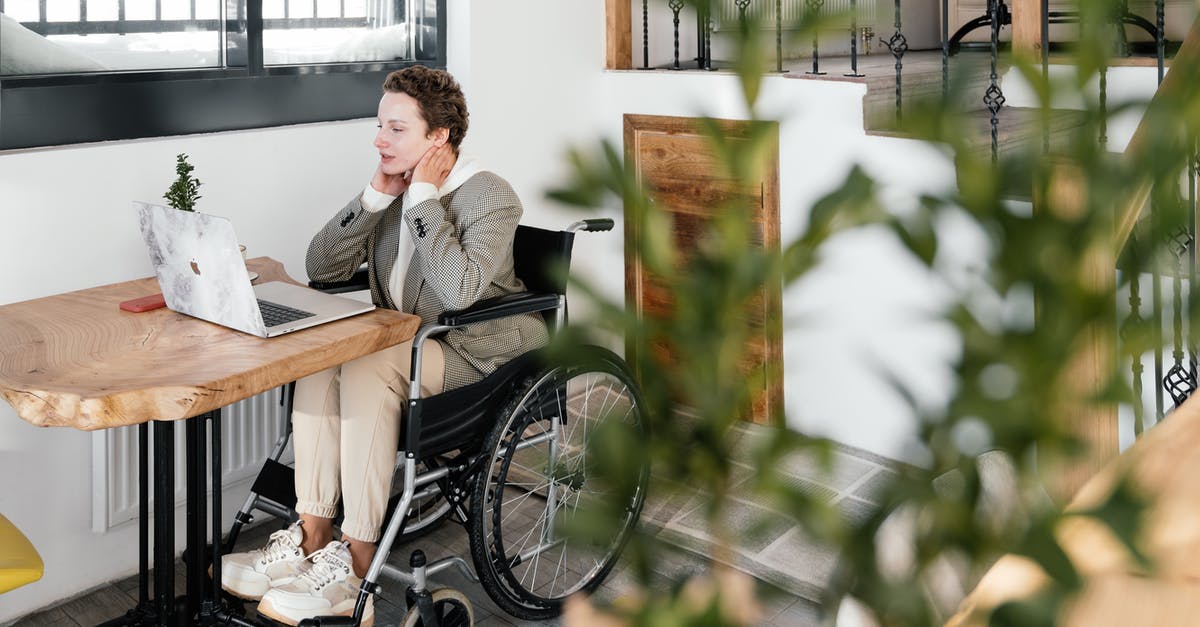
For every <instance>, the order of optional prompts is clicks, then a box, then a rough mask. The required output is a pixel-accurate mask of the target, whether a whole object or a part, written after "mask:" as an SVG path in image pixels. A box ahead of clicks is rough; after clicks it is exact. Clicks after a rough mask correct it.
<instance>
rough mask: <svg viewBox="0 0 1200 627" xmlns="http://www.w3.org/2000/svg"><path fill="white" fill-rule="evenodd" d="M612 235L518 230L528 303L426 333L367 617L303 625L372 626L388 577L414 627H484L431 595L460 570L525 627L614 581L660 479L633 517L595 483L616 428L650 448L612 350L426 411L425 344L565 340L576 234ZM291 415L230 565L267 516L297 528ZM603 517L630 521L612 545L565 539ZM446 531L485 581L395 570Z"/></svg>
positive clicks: (362, 595) (459, 602) (472, 313)
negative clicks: (467, 336) (509, 322)
mask: <svg viewBox="0 0 1200 627" xmlns="http://www.w3.org/2000/svg"><path fill="white" fill-rule="evenodd" d="M612 226H613V221H612V220H609V219H593V220H582V221H579V222H576V223H574V224H572V225H570V226H569V227H567V228H566V229H565V230H562V231H550V230H545V229H539V228H535V227H530V226H525V225H520V226H518V228H517V232H516V235H515V239H514V245H513V250H514V258H515V264H516V273H517V276H518V277H520V278H521V280H522V281H523V282H524V283H525V286H526V288H527V290H528V291H526V292H523V293H520V294H509V295H505V296H501V297H497V298H494V299H488V300H486V301H480V302H478V303H476V304H475V305H474V306H472V307H470V308H468V309H465V310H461V311H451V312H446V313H443V314H442V315H441V316H440V317H439V319H438V322H437V323H436V324H429V325H425V326H424V327H422V328H421V329H420V330H419V331H418V332H417V335H416V337H415V339H414V341H413V368H412V379H411V390H410V394H411V396H410V400H409V402H408V408H407V416H406V418H405V420H404V421H403V424H402V425H401V432H400V442H398V454H397V467H398V468H397V472H399V473H400V476H399V477H397V479H396V482H398V483H401V485H402V488H401V489H400V491H399V493H398V494H396V495H395V496H393V497H392V499H391V501H390V502H389V513H388V515H387V517H386V519H385V523H384V528H383V533H382V536H381V538H380V541H379V544H378V547H377V550H376V553H375V558H374V560H373V561H372V563H371V565H370V568H369V570H368V572H367V574H366V576H365V577H364V578H363V582H362V586H361V588H360V591H359V598H358V601H357V604H356V607H355V611H354V615H353V616H350V617H333V616H331V617H318V618H315V619H308V620H305V621H303V622H301V623H300V624H301V625H311V626H329V625H359V624H360V622H361V618H362V615H363V611H364V608H365V604H366V602H367V599H368V595H371V594H379V595H382V594H383V586H382V585H380V579H381V576H382V575H388V576H389V577H392V578H396V579H399V580H401V581H402V582H407V583H408V584H409V586H408V587H407V588H406V589H405V607H407V608H408V612H407V614H406V615H405V618H404V621H403V622H402V624H403V625H405V626H416V625H421V626H423V627H437V626H441V627H460V626H468V625H471V624H472V623H473V609H472V608H471V605H470V603H469V601H468V600H467V598H466V597H465V596H464V595H462V594H461V593H460V592H458V591H456V590H453V589H449V588H443V589H439V590H429V589H428V588H427V577H429V576H431V575H434V574H436V573H438V572H440V571H442V570H446V569H449V568H455V569H458V570H459V571H460V572H461V573H462V574H463V575H464V576H465V577H466V578H467V579H468V580H469V581H471V582H475V583H479V584H480V585H482V587H483V589H484V591H485V592H486V593H487V595H488V596H489V597H490V598H491V599H492V600H493V601H494V602H495V603H496V605H498V606H499V607H500V608H502V609H503V610H504V611H506V612H508V613H509V614H511V615H512V616H514V617H516V618H519V619H523V620H544V619H548V618H552V617H554V616H557V615H558V614H559V613H560V612H561V607H562V603H563V601H564V600H565V599H566V598H567V597H568V596H570V595H571V594H574V593H576V592H584V593H588V592H591V591H593V590H595V589H596V588H597V587H598V586H599V585H600V584H601V583H602V582H603V581H604V579H605V577H606V576H607V575H608V574H609V572H610V571H611V570H612V569H613V567H614V565H615V563H616V561H617V559H618V557H619V555H620V553H621V551H622V549H623V547H624V545H625V543H626V541H627V540H628V538H629V536H630V533H631V532H632V530H633V528H634V526H635V525H636V523H637V521H638V518H639V515H640V513H641V509H642V505H643V502H644V500H645V493H646V484H647V479H648V475H649V472H648V467H646V466H645V465H644V464H643V466H642V467H641V468H640V469H638V470H637V477H638V480H637V483H636V486H635V489H634V490H632V492H631V494H627V495H623V496H619V497H616V498H622V499H623V500H625V502H623V503H608V501H607V500H609V499H612V498H614V493H613V492H612V491H609V490H607V489H606V488H605V487H603V486H600V485H597V482H596V481H594V480H591V479H592V477H591V476H590V473H591V468H590V467H589V463H588V460H589V453H588V444H589V438H590V437H591V436H592V435H593V434H595V433H597V432H598V431H600V430H601V429H602V428H603V425H605V424H606V423H607V424H617V425H621V426H622V428H628V429H631V430H632V433H633V434H634V436H635V437H644V436H645V434H646V430H647V429H648V426H647V420H646V417H645V416H644V413H643V412H644V411H645V410H644V407H643V403H642V399H641V396H640V392H639V390H638V387H637V385H636V383H635V381H634V378H633V376H632V374H631V372H630V370H629V368H628V366H627V365H626V364H625V362H624V360H622V359H621V358H620V357H618V356H617V355H616V354H615V353H613V352H611V351H609V350H607V349H604V348H601V347H599V346H586V347H584V348H583V349H582V350H578V351H574V354H573V355H572V356H570V357H569V358H568V359H565V360H558V361H557V362H551V361H549V360H548V359H547V358H546V355H545V351H544V350H538V351H532V352H530V353H526V354H524V355H521V356H518V357H517V358H515V359H513V360H511V361H509V362H508V363H506V364H504V365H503V366H501V367H500V368H499V369H497V370H496V371H495V372H494V373H492V374H491V375H489V376H487V377H486V378H484V379H483V380H482V381H479V382H477V383H475V384H472V385H468V386H465V387H461V388H457V389H454V390H450V391H447V392H443V393H441V394H437V395H434V396H430V397H427V398H421V395H420V360H421V353H422V346H423V344H424V342H425V341H426V340H429V339H430V338H433V337H436V336H438V335H439V334H442V333H445V332H447V331H449V330H451V329H454V328H456V327H460V326H464V325H469V324H472V323H476V322H482V321H487V320H494V319H500V318H504V317H507V316H512V315H518V314H525V313H532V312H539V313H541V314H542V315H543V317H544V318H545V319H546V322H547V327H548V329H549V330H550V332H551V334H553V333H554V332H555V331H557V330H559V329H561V328H562V327H563V326H564V325H565V324H566V322H567V301H566V274H567V272H566V271H567V269H568V268H569V264H570V259H571V249H572V245H573V243H574V237H575V233H576V232H577V231H608V230H611V229H612ZM365 279H366V272H365V269H364V270H360V272H359V274H358V275H356V277H355V278H354V279H351V280H350V281H346V282H342V283H337V284H316V283H313V284H310V285H312V286H313V287H314V288H317V289H323V290H326V291H333V292H348V291H356V290H359V289H364V288H365V285H366V280H365ZM289 392H290V390H289ZM283 403H284V409H285V411H284V412H283V420H284V421H285V422H286V423H287V426H286V427H285V429H284V434H283V436H282V437H281V438H280V440H279V441H278V442H276V444H275V447H274V449H273V450H272V451H271V454H270V457H269V459H268V460H267V461H266V463H265V464H264V466H263V470H262V471H261V472H260V474H259V476H258V478H257V479H256V480H255V482H254V485H253V487H252V488H251V493H250V495H249V496H248V497H247V499H246V501H245V503H244V504H243V506H242V508H241V510H239V512H238V513H237V514H236V515H235V518H234V523H233V526H232V528H231V530H230V533H229V534H228V536H227V539H226V541H225V542H224V543H223V545H222V547H221V548H222V553H228V552H229V551H230V549H231V548H232V546H233V544H234V542H236V540H237V537H238V534H239V531H240V530H241V528H242V527H243V526H244V525H246V524H248V523H250V522H252V521H253V514H252V512H253V511H254V510H260V511H263V512H266V513H268V514H271V515H273V516H276V517H279V518H283V519H284V520H286V521H291V520H294V519H295V518H296V514H295V512H294V510H293V508H294V506H295V501H296V497H295V492H294V484H293V482H292V469H291V468H290V467H288V466H285V465H284V464H281V463H280V462H279V459H280V456H281V455H282V454H283V452H284V449H285V448H286V445H287V441H288V439H289V438H290V435H291V428H290V425H291V421H290V419H291V407H290V404H291V403H290V393H288V394H285V395H284V400H283ZM633 461H634V460H631V463H632V462H633ZM637 461H638V462H639V463H641V460H637ZM597 503H605V504H606V506H610V505H611V506H613V507H616V508H617V511H619V512H621V519H620V524H619V526H618V528H617V529H615V530H614V534H613V535H612V537H605V538H603V539H599V540H600V541H598V542H589V543H581V542H578V541H572V540H571V539H569V538H568V537H566V536H565V535H564V534H562V533H560V529H559V527H558V524H559V523H560V522H561V519H569V518H570V517H571V516H573V515H574V513H575V512H576V511H577V508H579V507H580V506H581V505H594V504H597ZM446 521H452V522H455V523H458V524H461V525H463V526H464V527H465V528H466V531H467V534H468V540H469V544H470V553H471V561H472V564H473V566H474V568H473V569H472V568H471V565H469V564H468V563H467V562H466V560H465V559H463V557H461V556H447V557H444V558H441V559H437V560H434V561H429V560H428V559H427V558H426V556H425V554H424V552H423V551H421V550H419V549H418V550H415V551H413V553H412V554H411V556H410V559H409V568H410V569H411V570H409V571H405V570H403V569H400V568H398V567H396V566H394V565H393V564H390V563H388V557H389V554H390V553H391V551H392V548H393V546H394V545H396V544H398V543H405V542H408V541H410V540H413V539H415V538H417V537H419V536H421V535H422V534H424V533H426V532H428V531H430V530H432V529H433V528H435V527H436V526H438V525H440V524H442V523H444V522H446ZM235 622H236V623H238V624H245V625H259V624H261V623H255V622H250V621H249V620H244V619H240V618H239V619H237V620H236V621H235Z"/></svg>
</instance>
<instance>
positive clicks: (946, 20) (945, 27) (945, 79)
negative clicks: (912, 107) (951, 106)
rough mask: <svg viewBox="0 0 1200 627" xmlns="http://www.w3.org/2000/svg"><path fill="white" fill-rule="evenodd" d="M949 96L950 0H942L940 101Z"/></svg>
mask: <svg viewBox="0 0 1200 627" xmlns="http://www.w3.org/2000/svg"><path fill="white" fill-rule="evenodd" d="M949 96H950V0H942V102H943V103H945V102H946V98H948V97H949Z"/></svg>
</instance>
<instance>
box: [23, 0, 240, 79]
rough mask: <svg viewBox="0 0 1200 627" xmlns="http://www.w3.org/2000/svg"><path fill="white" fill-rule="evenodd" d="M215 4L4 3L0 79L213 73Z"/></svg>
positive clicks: (200, 0)
mask: <svg viewBox="0 0 1200 627" xmlns="http://www.w3.org/2000/svg"><path fill="white" fill-rule="evenodd" d="M221 3H222V0H160V1H158V2H156V1H155V0H125V1H124V2H123V4H124V11H125V15H124V16H123V17H122V15H121V4H122V3H120V2H118V0H85V1H84V2H82V3H81V2H80V1H79V0H45V2H44V6H45V15H44V16H42V15H40V9H39V8H38V6H37V5H34V6H33V8H32V10H30V6H29V5H32V4H34V3H33V2H30V1H29V0H6V1H5V2H4V3H3V5H4V6H3V8H4V12H3V13H0V75H7V76H19V75H29V74H63V73H69V74H74V73H83V72H105V71H124V70H157V69H186V68H204V67H218V66H220V65H221V54H220V52H221V29H220V25H221V22H220V20H219V19H217V18H219V16H220V15H221Z"/></svg>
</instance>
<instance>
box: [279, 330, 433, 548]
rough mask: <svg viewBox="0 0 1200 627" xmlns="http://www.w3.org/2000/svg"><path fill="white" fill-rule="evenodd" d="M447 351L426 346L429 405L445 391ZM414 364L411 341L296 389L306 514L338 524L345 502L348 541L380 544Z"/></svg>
mask: <svg viewBox="0 0 1200 627" xmlns="http://www.w3.org/2000/svg"><path fill="white" fill-rule="evenodd" d="M442 351H443V346H442V344H441V343H440V342H438V341H436V340H428V341H426V342H425V343H424V345H423V348H422V351H421V353H422V354H421V395H422V397H425V396H429V395H433V394H437V393H439V392H441V391H442V387H443V378H444V376H445V372H444V371H445V358H444V357H443V353H442ZM411 362H412V341H411V340H410V341H408V342H405V343H403V344H400V345H397V346H393V347H392V348H388V349H384V350H381V351H379V352H377V353H373V354H371V355H367V356H365V357H360V358H359V359H355V360H354V361H350V362H346V363H344V364H342V365H341V366H336V367H334V368H330V369H329V370H323V371H321V372H318V373H316V374H313V375H310V376H308V377H305V378H303V379H300V380H299V381H297V382H296V396H295V400H294V403H293V405H292V408H293V409H292V431H293V436H292V442H293V446H294V448H295V452H296V497H297V503H296V511H297V512H298V513H301V514H310V515H313V516H319V517H321V518H333V517H334V516H335V515H337V506H338V502H339V501H341V502H342V504H343V506H344V511H345V519H344V521H343V522H342V535H343V536H348V537H350V538H354V539H355V540H361V541H363V542H377V541H378V540H379V536H380V532H381V529H382V527H383V516H384V512H385V510H386V508H387V500H388V495H389V494H390V492H391V487H392V475H393V474H394V469H395V463H396V450H397V446H398V444H399V438H400V412H401V408H402V407H405V406H407V404H408V392H409V382H410V381H409V380H410V371H411Z"/></svg>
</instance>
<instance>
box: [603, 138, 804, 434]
mask: <svg viewBox="0 0 1200 627" xmlns="http://www.w3.org/2000/svg"><path fill="white" fill-rule="evenodd" d="M720 124H721V127H722V129H723V131H724V132H725V134H726V136H727V137H728V138H731V139H732V140H734V141H736V140H737V139H738V138H744V137H745V136H746V135H747V134H748V128H747V124H748V123H746V122H738V121H729V120H723V121H721V122H720ZM775 133H776V142H775V145H776V146H778V127H776V128H775ZM625 154H626V159H627V160H628V161H629V163H631V164H632V166H633V168H634V171H635V172H636V173H637V176H638V179H639V181H640V182H641V183H642V185H643V186H644V187H645V188H646V189H647V191H648V192H649V194H650V197H651V198H652V199H653V201H654V203H655V205H656V206H657V207H659V208H660V209H662V210H663V211H665V212H666V214H667V215H668V216H669V217H670V218H671V220H670V221H671V225H672V234H671V235H672V240H673V241H674V243H675V248H676V253H677V255H678V256H679V258H680V259H682V260H685V261H686V260H687V259H688V258H689V256H690V254H691V253H692V251H694V250H695V249H696V246H697V243H698V242H699V240H700V239H701V237H702V236H703V234H704V233H705V232H706V231H707V230H708V227H709V224H710V222H711V221H712V219H713V218H714V217H716V212H717V211H719V210H721V208H722V207H727V206H741V207H750V208H753V210H752V211H750V212H749V213H748V214H747V215H746V220H747V221H748V222H749V226H750V228H751V239H752V241H753V242H754V243H755V244H757V245H759V246H762V247H766V248H769V249H771V250H774V251H775V252H778V251H779V246H780V244H779V163H778V153H777V151H776V154H775V155H773V158H772V159H771V162H770V163H769V164H768V167H766V168H765V169H764V174H763V178H762V180H759V181H754V182H751V183H748V184H747V183H743V182H738V181H736V180H734V179H733V178H731V177H730V176H729V175H728V174H727V173H725V172H724V168H723V167H722V166H721V163H720V161H719V159H718V158H717V156H716V155H715V154H714V152H713V150H712V148H711V146H710V144H709V140H708V139H707V138H706V137H705V136H704V135H702V134H701V133H700V132H699V131H698V130H697V127H696V120H695V119H692V118H677V117H665V116H643V115H626V116H625ZM734 201H737V203H738V204H737V205H733V204H732V203H733V202H734ZM625 224H626V233H625V237H626V240H625V251H626V254H625V268H626V270H625V286H626V300H627V302H628V303H630V306H631V307H632V308H633V309H634V312H635V314H636V315H638V316H646V315H655V316H665V315H668V314H669V313H670V312H671V310H672V308H673V307H674V302H673V300H672V297H671V293H670V290H669V289H667V287H666V286H664V285H663V284H662V282H661V280H659V279H658V278H657V277H655V276H653V275H652V274H650V273H649V272H646V271H644V269H643V268H642V267H641V264H640V263H639V261H638V259H637V255H636V254H634V251H636V250H637V249H638V247H639V244H640V241H641V238H642V234H641V233H640V232H639V231H638V225H637V224H636V220H630V219H627V220H626V221H625ZM781 290H782V286H780V285H770V286H764V287H763V288H762V289H761V290H760V291H759V293H758V294H756V295H755V296H754V297H753V298H752V299H751V300H750V302H749V303H748V305H747V308H746V310H745V312H744V314H743V315H744V316H745V319H746V320H747V321H748V322H749V323H750V325H751V328H752V329H753V333H752V336H751V337H750V338H749V340H748V341H747V344H746V347H745V353H744V356H743V357H744V362H743V364H742V368H743V371H746V372H749V371H752V370H757V369H760V368H761V369H764V371H765V372H766V375H767V376H766V377H765V381H764V383H763V385H762V387H761V389H758V390H756V391H755V392H754V396H753V401H752V402H753V406H752V408H751V410H750V415H749V416H745V418H746V419H747V420H752V421H754V422H758V423H766V422H768V421H770V420H772V419H773V417H775V416H776V415H778V414H781V412H782V408H783V350H782V328H781V325H780V319H781V313H782V312H781V308H782V305H781V302H782V297H781ZM628 350H629V351H630V354H631V355H634V354H635V351H636V350H638V347H636V346H632V345H631V346H629V347H628ZM650 350H651V351H652V352H653V353H654V355H655V357H656V358H657V359H659V360H661V361H662V362H663V363H665V364H673V363H675V359H676V357H675V355H674V353H673V352H672V350H671V348H670V347H669V346H665V345H662V344H656V345H654V346H652V347H650ZM631 361H633V360H632V359H631ZM680 401H681V402H684V403H686V402H687V399H680Z"/></svg>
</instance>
